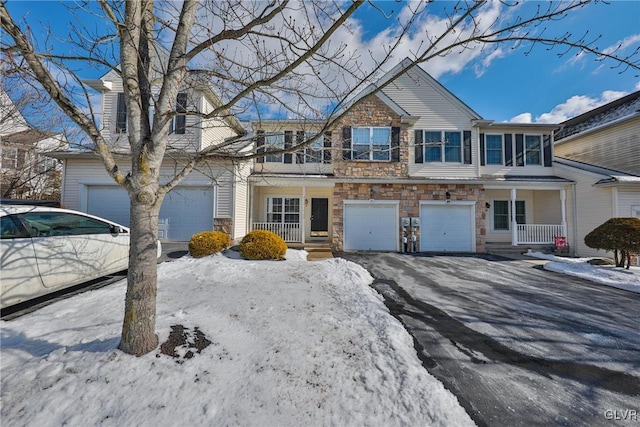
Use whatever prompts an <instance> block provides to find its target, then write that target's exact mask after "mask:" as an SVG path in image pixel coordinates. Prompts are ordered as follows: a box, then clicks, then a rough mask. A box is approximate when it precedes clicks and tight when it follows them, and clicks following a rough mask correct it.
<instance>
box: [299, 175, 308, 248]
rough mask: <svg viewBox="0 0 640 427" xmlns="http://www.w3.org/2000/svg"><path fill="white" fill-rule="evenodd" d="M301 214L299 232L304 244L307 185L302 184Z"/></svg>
mask: <svg viewBox="0 0 640 427" xmlns="http://www.w3.org/2000/svg"><path fill="white" fill-rule="evenodd" d="M301 205H302V215H300V233H302V236H300V237H301V240H302V244H303V245H304V244H305V234H306V233H305V229H304V225H305V223H306V222H307V187H305V186H304V185H303V186H302V203H301Z"/></svg>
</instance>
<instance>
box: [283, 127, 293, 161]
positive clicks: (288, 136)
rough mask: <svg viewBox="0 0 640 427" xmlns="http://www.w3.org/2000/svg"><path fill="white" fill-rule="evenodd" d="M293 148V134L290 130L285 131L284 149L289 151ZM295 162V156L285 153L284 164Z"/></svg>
mask: <svg viewBox="0 0 640 427" xmlns="http://www.w3.org/2000/svg"><path fill="white" fill-rule="evenodd" d="M292 146H293V132H291V131H290V130H285V131H284V149H285V150H288V149H290V148H291V147H292ZM292 161H293V156H292V155H291V153H284V162H285V163H291V162H292Z"/></svg>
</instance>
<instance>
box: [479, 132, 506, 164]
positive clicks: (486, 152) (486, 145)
mask: <svg viewBox="0 0 640 427" xmlns="http://www.w3.org/2000/svg"><path fill="white" fill-rule="evenodd" d="M491 137H498V138H500V149H499V150H498V149H497V148H489V140H490V138H491ZM490 151H491V152H492V153H496V152H498V151H499V153H500V161H499V162H490V161H489V152H490ZM483 155H484V164H485V165H486V166H503V165H504V135H503V134H501V133H487V134H485V135H484V153H483Z"/></svg>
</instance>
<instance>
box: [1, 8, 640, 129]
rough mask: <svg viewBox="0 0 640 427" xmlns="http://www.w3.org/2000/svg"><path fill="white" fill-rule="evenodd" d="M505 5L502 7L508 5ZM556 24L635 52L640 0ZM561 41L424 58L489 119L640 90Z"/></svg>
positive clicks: (364, 26)
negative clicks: (491, 55)
mask: <svg viewBox="0 0 640 427" xmlns="http://www.w3.org/2000/svg"><path fill="white" fill-rule="evenodd" d="M378 4H379V6H380V7H381V8H383V9H385V11H386V12H387V13H390V12H391V11H392V10H393V16H392V18H390V19H384V18H383V17H382V15H381V13H380V12H379V11H375V10H373V9H371V8H368V9H367V10H362V11H360V12H359V13H358V15H357V16H356V20H355V21H354V22H353V25H354V28H356V30H355V31H353V32H352V33H350V34H349V36H348V37H349V44H350V45H352V46H356V47H358V48H360V49H362V50H363V54H364V55H366V50H367V49H376V48H378V44H380V43H379V40H380V39H381V38H383V36H381V34H383V32H384V31H385V30H386V29H388V28H390V27H391V28H393V27H394V24H395V22H396V20H395V16H397V15H398V14H399V13H400V14H401V13H402V12H403V9H402V8H403V7H406V6H407V4H408V3H406V2H396V1H386V2H379V3H378ZM454 4H455V3H454V2H450V1H441V0H436V1H435V2H434V3H433V4H432V5H430V6H429V12H430V13H432V15H433V16H432V17H431V18H430V19H436V18H438V16H439V15H440V18H441V15H442V13H443V12H445V11H448V10H449V11H450V10H451V8H452V7H453V5H454ZM538 5H539V3H538V2H532V1H528V2H525V3H524V6H523V7H528V8H534V7H537V6H538ZM7 7H8V9H9V11H10V12H11V13H12V14H13V15H14V18H15V19H19V18H20V17H22V16H25V15H27V16H28V20H29V21H30V22H32V24H31V25H32V30H33V34H34V36H35V37H38V38H41V39H43V38H44V32H43V31H42V30H40V29H39V27H40V22H44V23H51V24H53V26H54V28H55V29H56V30H60V29H62V30H63V31H64V34H66V33H67V32H68V22H69V20H70V16H69V12H68V11H67V9H65V8H62V7H60V6H59V5H58V4H57V3H55V2H52V1H44V2H43V1H15V0H9V2H8V5H7ZM500 13H502V12H500ZM433 22H434V21H429V20H428V18H427V17H425V18H424V21H423V22H421V23H418V27H417V28H421V27H420V25H422V28H429V25H433ZM552 25H557V27H556V28H558V29H561V30H562V31H564V30H566V31H568V32H571V33H573V34H583V33H585V32H587V31H588V37H589V38H595V37H596V36H598V35H601V37H600V38H599V39H598V40H597V42H596V43H595V45H596V46H598V47H599V48H600V49H606V48H609V47H611V46H616V45H618V44H620V43H625V47H624V49H625V52H626V53H627V54H629V53H631V52H632V51H633V50H634V49H638V48H639V47H640V1H637V0H633V1H619V0H613V1H610V2H609V3H608V4H607V3H602V2H599V3H596V4H592V5H589V6H588V7H586V8H583V9H580V10H578V11H576V12H575V13H572V14H571V15H570V16H567V17H566V18H565V19H563V20H562V21H559V22H556V23H555V24H552ZM420 34H421V33H420V32H416V33H415V34H413V35H411V37H410V39H409V40H407V42H406V43H405V45H404V46H403V48H402V49H401V52H399V54H398V55H397V60H398V61H399V60H401V59H402V58H403V57H404V56H406V55H403V54H402V50H403V49H404V50H405V51H406V52H410V51H411V48H412V46H415V44H416V43H417V42H419V41H420V37H421V35H420ZM562 51H564V49H562V48H557V49H554V50H552V51H547V49H546V48H544V47H537V48H535V49H534V50H533V51H531V52H530V53H529V54H528V55H525V49H524V48H519V49H510V48H508V49H504V51H502V52H501V55H498V56H497V58H495V59H493V60H491V61H488V58H487V55H486V54H484V55H480V56H476V57H469V58H468V59H466V57H465V55H457V54H453V55H451V56H450V57H449V58H445V60H442V61H434V62H433V63H428V64H425V65H423V68H424V69H426V70H427V71H428V72H430V73H431V74H432V75H433V76H434V77H436V78H437V79H438V81H440V83H442V84H443V85H444V86H445V87H447V88H448V89H449V90H450V91H452V92H453V93H454V94H455V95H456V96H457V97H459V98H460V99H461V100H462V101H464V102H465V103H467V104H468V105H469V106H470V107H471V108H472V109H473V110H475V111H476V112H477V113H479V114H480V115H481V116H483V117H484V118H486V119H493V120H496V121H512V120H515V121H521V122H527V121H529V122H544V121H546V122H560V121H562V120H564V119H566V118H569V117H572V116H575V115H577V114H580V113H582V112H584V111H587V110H589V109H592V108H595V107H596V106H598V105H600V104H602V103H605V102H608V101H611V100H613V99H615V98H617V97H620V96H622V95H624V94H626V93H630V92H634V91H637V90H640V76H639V74H640V72H638V71H636V70H627V71H626V72H623V73H620V69H612V68H611V67H612V65H614V64H613V63H611V62H604V63H602V62H597V61H595V60H594V58H593V57H576V52H570V53H568V54H566V55H565V56H563V57H558V53H560V52H562ZM78 71H79V74H80V75H81V76H82V77H83V78H95V77H98V76H100V75H101V74H102V72H103V70H91V69H81V70H78Z"/></svg>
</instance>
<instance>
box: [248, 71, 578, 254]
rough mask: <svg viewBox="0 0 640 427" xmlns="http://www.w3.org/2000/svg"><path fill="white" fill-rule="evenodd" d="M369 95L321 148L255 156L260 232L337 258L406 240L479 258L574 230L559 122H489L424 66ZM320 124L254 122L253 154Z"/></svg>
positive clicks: (254, 222)
mask: <svg viewBox="0 0 640 427" xmlns="http://www.w3.org/2000/svg"><path fill="white" fill-rule="evenodd" d="M407 64H408V60H404V61H403V62H402V63H400V64H399V65H398V66H397V67H395V68H394V69H393V70H391V71H390V72H389V73H388V74H387V75H386V76H385V77H383V79H382V80H381V82H384V81H385V79H387V78H388V77H387V76H391V75H394V74H395V73H396V72H398V71H400V70H402V69H403V68H405V67H406V66H407ZM370 93H371V89H368V91H367V90H366V91H364V92H363V94H362V95H361V96H360V97H359V98H358V99H361V100H362V102H361V103H360V104H358V105H357V106H356V107H355V108H354V109H353V110H352V111H351V112H349V113H348V114H347V115H346V116H345V118H344V119H343V120H342V121H341V122H340V123H339V124H338V125H337V126H336V127H335V128H334V129H332V131H331V132H329V133H326V134H324V135H323V136H322V137H321V138H320V139H318V140H317V141H316V143H315V144H314V145H312V146H310V147H307V148H306V149H305V150H303V151H300V152H298V153H291V154H282V155H269V154H267V155H265V156H264V157H263V158H259V159H257V161H256V163H255V164H254V167H253V171H252V174H251V176H250V178H249V182H250V184H251V198H250V213H249V216H250V219H251V227H252V228H253V229H257V228H260V229H270V230H273V231H275V232H277V233H279V234H280V235H281V236H282V237H283V238H284V239H285V240H286V241H288V242H292V243H293V242H300V243H307V244H308V243H312V242H323V243H326V244H330V245H331V246H332V248H333V249H334V250H337V251H342V250H345V251H353V250H380V251H399V250H403V249H404V242H405V239H406V241H407V242H409V243H410V242H412V241H413V242H415V249H416V250H418V251H450V252H484V251H486V249H487V246H488V245H492V244H493V245H509V246H522V245H532V244H545V245H549V244H552V243H553V240H554V237H555V236H567V233H568V232H570V230H568V229H567V209H566V207H567V195H568V194H570V191H571V188H572V184H573V183H572V181H570V180H568V179H565V178H561V177H558V176H556V174H555V169H554V167H553V144H552V135H553V129H554V128H556V127H557V125H541V124H528V125H527V124H510V123H495V122H493V121H491V120H485V119H483V118H482V117H480V115H479V114H477V113H476V112H474V111H473V110H472V109H471V108H469V107H468V106H467V105H465V104H464V103H463V102H462V101H460V99H458V98H457V97H455V96H454V95H453V94H452V93H451V92H449V91H448V90H447V89H445V88H444V87H443V86H442V85H441V84H439V83H438V82H437V81H436V80H435V79H433V78H432V77H431V76H430V75H429V74H428V73H426V72H425V71H424V70H422V69H421V68H419V67H414V68H412V69H410V70H409V71H407V72H406V73H404V74H403V75H402V76H400V77H399V78H398V79H397V80H396V81H394V82H393V83H392V84H390V85H388V86H386V87H385V88H384V89H383V90H382V91H380V92H378V93H375V94H372V95H371V94H370ZM319 126H320V125H319V123H309V122H304V123H302V122H296V121H271V122H259V123H258V122H256V123H254V132H256V136H257V149H258V150H259V152H265V153H268V151H269V149H270V148H271V147H275V148H287V147H288V146H291V145H292V144H293V143H294V142H295V141H296V140H298V138H302V137H303V136H304V134H305V132H313V131H314V130H317V129H318V127H319ZM411 218H412V220H411ZM416 220H419V228H413V229H412V228H410V225H411V224H414V225H415V224H418V221H416Z"/></svg>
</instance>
